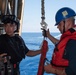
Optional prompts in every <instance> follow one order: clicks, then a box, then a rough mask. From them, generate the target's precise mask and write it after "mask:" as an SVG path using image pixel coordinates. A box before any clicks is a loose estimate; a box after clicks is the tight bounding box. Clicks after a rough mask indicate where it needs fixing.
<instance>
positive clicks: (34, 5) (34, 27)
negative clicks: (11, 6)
mask: <svg viewBox="0 0 76 75" xmlns="http://www.w3.org/2000/svg"><path fill="white" fill-rule="evenodd" d="M24 1H25V3H24V12H23V23H22V32H42V30H41V28H42V27H41V24H40V23H41V16H42V15H41V0H24ZM44 1H45V3H44V5H45V22H46V23H47V24H48V26H47V29H48V28H49V30H50V32H59V30H58V29H57V27H56V26H54V25H55V14H56V12H57V11H58V10H59V9H60V8H62V7H70V8H72V9H73V10H74V11H75V12H76V0H44Z"/></svg>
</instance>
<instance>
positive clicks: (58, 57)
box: [51, 29, 76, 67]
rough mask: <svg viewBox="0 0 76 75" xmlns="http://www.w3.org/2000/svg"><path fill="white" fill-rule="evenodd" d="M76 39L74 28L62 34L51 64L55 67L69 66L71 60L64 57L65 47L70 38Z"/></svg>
mask: <svg viewBox="0 0 76 75" xmlns="http://www.w3.org/2000/svg"><path fill="white" fill-rule="evenodd" d="M70 39H73V40H76V31H75V30H74V29H69V30H68V31H66V32H65V33H64V34H62V36H61V38H60V41H59V43H58V44H57V46H56V47H55V49H54V53H53V57H52V61H51V64H52V65H53V66H55V67H67V66H68V64H69V61H68V60H67V59H64V58H63V55H64V53H65V47H66V44H67V42H68V41H69V40H70Z"/></svg>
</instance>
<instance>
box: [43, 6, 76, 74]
mask: <svg viewBox="0 0 76 75" xmlns="http://www.w3.org/2000/svg"><path fill="white" fill-rule="evenodd" d="M75 16H76V13H75V11H74V10H73V9H71V8H69V7H63V8H61V9H59V10H58V11H57V13H56V16H55V20H56V24H55V26H57V28H58V29H59V31H60V32H61V34H62V35H61V37H60V40H58V39H56V38H54V37H53V36H52V35H51V34H50V32H49V30H47V32H46V33H47V37H48V38H49V39H50V40H51V41H52V42H53V43H54V44H55V49H54V53H53V56H52V60H51V63H50V64H47V65H45V66H44V70H45V72H47V73H53V74H56V75H76V26H75Z"/></svg>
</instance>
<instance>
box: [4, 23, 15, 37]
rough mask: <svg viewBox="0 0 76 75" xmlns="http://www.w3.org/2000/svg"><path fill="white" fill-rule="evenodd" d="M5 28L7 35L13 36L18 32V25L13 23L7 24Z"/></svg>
mask: <svg viewBox="0 0 76 75" xmlns="http://www.w3.org/2000/svg"><path fill="white" fill-rule="evenodd" d="M4 28H5V32H6V34H8V35H10V36H13V34H14V31H15V30H16V25H15V23H13V24H11V23H7V24H5V25H4Z"/></svg>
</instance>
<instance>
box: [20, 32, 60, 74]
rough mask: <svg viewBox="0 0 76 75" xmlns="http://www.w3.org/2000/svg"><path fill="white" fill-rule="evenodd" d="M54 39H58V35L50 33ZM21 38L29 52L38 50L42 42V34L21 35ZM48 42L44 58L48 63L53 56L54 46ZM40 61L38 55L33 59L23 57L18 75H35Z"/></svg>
mask: <svg viewBox="0 0 76 75" xmlns="http://www.w3.org/2000/svg"><path fill="white" fill-rule="evenodd" d="M51 34H52V35H53V36H54V37H55V38H58V39H59V37H60V35H61V34H60V33H51ZM21 36H22V38H23V39H24V42H25V44H26V46H27V47H28V48H29V49H30V50H38V49H40V47H41V45H42V41H43V36H42V33H22V34H21ZM46 40H47V41H48V52H47V55H46V58H47V59H48V60H49V61H50V60H51V58H52V54H53V49H54V47H55V46H54V44H53V43H52V42H51V41H50V40H49V39H46ZM39 61H40V55H37V56H34V57H27V56H26V57H25V59H23V60H22V61H21V63H20V75H37V72H38V66H39ZM44 75H53V74H47V73H46V72H44Z"/></svg>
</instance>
